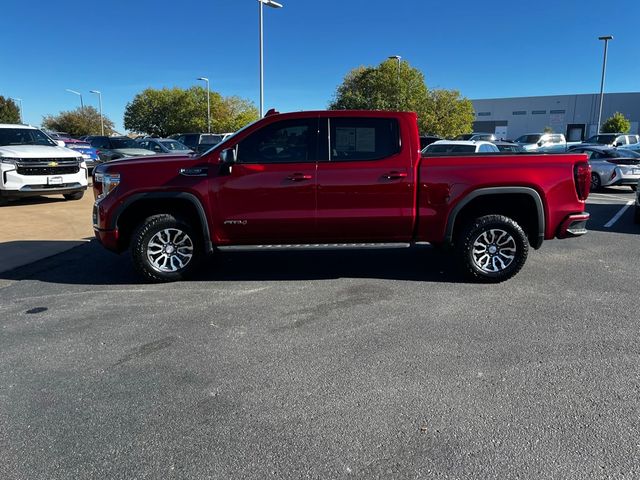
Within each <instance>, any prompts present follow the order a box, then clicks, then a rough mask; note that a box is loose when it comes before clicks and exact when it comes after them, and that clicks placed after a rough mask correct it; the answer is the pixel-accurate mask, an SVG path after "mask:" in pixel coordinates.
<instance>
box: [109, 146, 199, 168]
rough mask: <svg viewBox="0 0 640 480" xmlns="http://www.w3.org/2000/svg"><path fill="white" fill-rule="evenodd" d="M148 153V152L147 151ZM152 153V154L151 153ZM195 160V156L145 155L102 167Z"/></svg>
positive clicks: (111, 162) (110, 162)
mask: <svg viewBox="0 0 640 480" xmlns="http://www.w3.org/2000/svg"><path fill="white" fill-rule="evenodd" d="M147 151H149V150H147ZM152 153H153V152H152ZM195 158H197V157H196V156H195V155H167V154H162V155H155V154H153V155H151V156H149V155H145V156H139V157H128V158H120V159H118V160H111V161H109V162H106V163H104V164H103V165H105V166H107V167H111V166H114V167H118V166H119V165H153V164H156V165H159V164H162V163H171V162H176V161H178V162H179V161H185V162H186V161H189V160H193V159H195Z"/></svg>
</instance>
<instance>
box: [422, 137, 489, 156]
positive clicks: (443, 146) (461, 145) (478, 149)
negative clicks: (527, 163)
mask: <svg viewBox="0 0 640 480" xmlns="http://www.w3.org/2000/svg"><path fill="white" fill-rule="evenodd" d="M430 153H500V150H498V147H496V146H495V145H494V144H493V143H490V142H484V141H479V142H475V141H469V140H438V141H437V142H433V143H432V144H431V145H428V146H427V147H425V148H424V149H423V150H422V154H423V155H424V154H430Z"/></svg>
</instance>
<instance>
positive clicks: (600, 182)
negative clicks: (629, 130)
mask: <svg viewBox="0 0 640 480" xmlns="http://www.w3.org/2000/svg"><path fill="white" fill-rule="evenodd" d="M569 153H585V154H587V156H588V157H589V164H590V165H591V191H595V190H598V189H599V188H600V187H612V186H615V185H628V186H629V187H631V189H632V190H636V188H637V185H638V180H640V153H636V152H632V151H631V150H626V149H624V148H614V147H609V146H604V145H603V146H581V145H578V146H576V147H573V148H571V149H569Z"/></svg>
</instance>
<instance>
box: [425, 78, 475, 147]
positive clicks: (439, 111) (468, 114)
mask: <svg viewBox="0 0 640 480" xmlns="http://www.w3.org/2000/svg"><path fill="white" fill-rule="evenodd" d="M474 118H475V114H474V112H473V104H472V103H471V100H469V99H467V98H464V97H462V96H461V95H460V92H459V91H458V90H445V89H437V90H429V98H428V102H427V110H426V113H425V124H426V126H427V128H426V129H424V130H423V131H427V130H428V131H429V132H430V133H433V134H435V135H440V136H441V137H447V138H453V137H455V136H457V135H460V134H462V133H469V132H471V130H472V128H473V120H474Z"/></svg>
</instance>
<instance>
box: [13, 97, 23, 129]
mask: <svg viewBox="0 0 640 480" xmlns="http://www.w3.org/2000/svg"><path fill="white" fill-rule="evenodd" d="M14 100H17V101H18V104H19V105H20V123H24V119H23V117H22V99H21V98H14Z"/></svg>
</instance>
